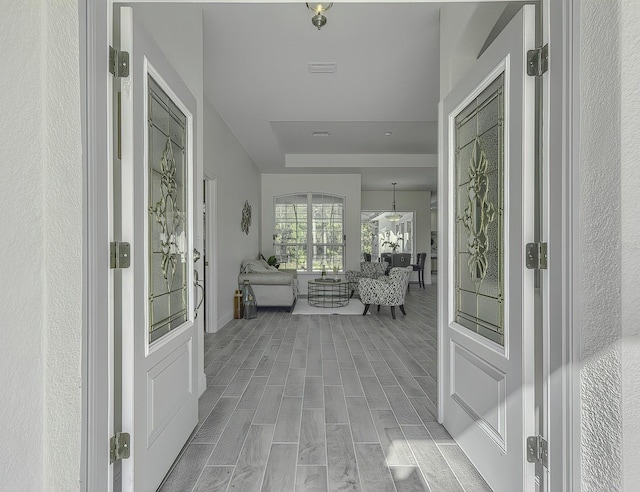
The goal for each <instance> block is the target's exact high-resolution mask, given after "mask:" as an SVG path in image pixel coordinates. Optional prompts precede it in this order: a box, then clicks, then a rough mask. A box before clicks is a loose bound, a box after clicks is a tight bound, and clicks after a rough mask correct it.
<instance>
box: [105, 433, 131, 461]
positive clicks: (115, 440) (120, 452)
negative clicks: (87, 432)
mask: <svg viewBox="0 0 640 492" xmlns="http://www.w3.org/2000/svg"><path fill="white" fill-rule="evenodd" d="M130 443H131V435H130V434H129V433H128V432H118V433H117V434H116V435H114V436H111V439H109V457H110V460H111V463H113V462H114V461H116V460H126V459H127V458H129V456H130V455H131V449H130V446H129V445H130Z"/></svg>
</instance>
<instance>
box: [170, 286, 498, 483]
mask: <svg viewBox="0 0 640 492" xmlns="http://www.w3.org/2000/svg"><path fill="white" fill-rule="evenodd" d="M436 292H437V290H436V285H435V284H434V285H427V286H426V289H420V288H418V286H417V285H412V288H411V290H410V292H409V293H408V294H407V298H406V310H407V316H402V315H399V316H398V319H397V320H393V319H392V318H391V316H390V312H389V308H384V307H383V308H381V311H380V312H379V313H376V311H375V309H373V313H372V314H369V315H367V316H366V317H363V316H330V315H319V316H293V315H291V314H289V313H285V312H283V311H281V310H261V311H259V314H258V318H257V319H254V320H234V321H232V322H230V323H228V324H227V325H226V326H225V327H224V328H222V329H221V330H220V331H219V332H218V333H216V334H206V335H205V363H206V367H205V372H206V374H207V383H208V388H207V391H206V392H205V393H204V394H203V395H202V397H201V398H200V401H199V418H200V420H199V423H198V427H197V428H196V429H195V431H194V433H193V434H192V436H191V438H190V441H189V444H188V445H187V446H185V448H184V449H183V452H182V455H181V457H180V458H179V459H178V460H177V462H176V464H175V465H174V468H173V470H172V471H171V472H170V474H169V475H168V476H167V477H166V479H165V481H164V483H163V485H162V487H161V488H160V490H162V491H185V490H197V491H225V490H238V491H242V492H249V491H260V490H263V491H274V492H286V491H294V490H295V491H311V490H313V491H324V490H362V491H370V492H381V491H398V492H402V491H411V492H413V491H415V492H418V491H422V490H424V491H427V490H428V491H432V492H440V491H443V492H444V491H467V492H470V491H474V492H476V491H489V490H490V489H489V487H488V486H487V484H486V483H485V482H484V480H483V479H482V478H481V477H480V476H479V474H478V472H477V471H476V470H475V468H474V467H473V465H472V464H471V463H470V462H469V461H468V459H467V458H466V456H465V455H464V454H463V453H462V451H461V450H460V448H459V447H458V445H457V444H456V443H455V441H453V439H451V437H450V436H449V435H448V433H447V432H446V431H445V430H444V428H443V427H442V426H441V425H440V424H438V423H437V422H436V417H435V415H436V398H437V384H436V378H437V362H436V360H437V351H436V349H437V347H436V336H437V327H436V313H437V301H436ZM351 302H356V303H359V300H358V299H356V298H354V299H352V300H351Z"/></svg>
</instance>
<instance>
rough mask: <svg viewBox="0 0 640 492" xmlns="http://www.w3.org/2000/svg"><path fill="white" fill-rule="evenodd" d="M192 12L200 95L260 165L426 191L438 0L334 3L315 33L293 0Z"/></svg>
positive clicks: (431, 157)
mask: <svg viewBox="0 0 640 492" xmlns="http://www.w3.org/2000/svg"><path fill="white" fill-rule="evenodd" d="M203 10H204V43H205V45H204V58H205V60H204V90H205V95H206V96H207V98H208V99H209V100H210V101H211V102H212V103H213V105H214V106H215V107H216V109H217V111H218V112H219V113H220V115H221V116H222V118H223V119H224V120H225V122H226V123H227V125H228V126H229V128H230V129H231V131H232V132H233V133H234V135H235V136H236V137H237V138H238V140H239V141H240V143H241V144H242V146H243V147H244V148H245V149H246V150H247V152H248V153H249V155H250V157H251V158H252V159H253V161H254V162H255V164H256V165H257V166H258V168H259V169H260V170H261V172H263V173H317V172H319V171H320V172H322V171H321V169H324V166H325V165H330V166H331V167H332V169H331V172H332V173H333V172H335V173H353V172H355V173H361V174H362V188H363V189H365V190H374V189H387V188H390V187H391V185H390V183H391V182H392V181H394V182H397V183H398V186H397V189H398V190H435V189H436V187H437V168H436V165H435V162H436V159H435V154H436V152H437V123H436V122H437V105H438V99H439V78H440V76H439V52H440V47H439V39H440V31H439V16H440V5H439V4H433V3H407V4H397V3H396V4H348V3H337V4H334V5H333V8H331V9H330V10H329V11H328V12H327V13H326V17H327V19H328V22H327V25H326V26H325V27H323V28H322V30H320V31H318V30H317V29H316V28H314V27H313V25H312V24H311V16H312V13H311V11H309V10H308V9H307V8H306V7H305V5H304V3H299V4H291V3H290V4H209V5H205V6H204V7H203ZM318 62H320V63H326V62H330V63H337V71H336V73H333V74H327V73H320V74H313V73H309V69H308V64H309V63H318ZM313 132H328V133H329V135H328V136H313V135H312V133H313ZM385 132H391V133H392V134H391V135H389V136H385V135H384V133H385ZM317 154H321V155H322V157H320V158H318V156H317ZM286 156H288V157H286ZM354 156H355V157H354ZM285 160H286V161H287V167H285ZM319 162H321V163H323V164H322V165H321V167H315V166H317V165H318V163H319ZM300 166H301V167H300ZM369 166H375V167H369Z"/></svg>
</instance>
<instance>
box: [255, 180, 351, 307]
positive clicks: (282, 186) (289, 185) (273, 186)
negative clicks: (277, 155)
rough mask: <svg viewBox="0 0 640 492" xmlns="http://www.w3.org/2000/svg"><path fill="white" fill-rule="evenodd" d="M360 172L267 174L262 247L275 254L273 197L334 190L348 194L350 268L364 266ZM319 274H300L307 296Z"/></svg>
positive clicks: (302, 290)
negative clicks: (310, 281)
mask: <svg viewBox="0 0 640 492" xmlns="http://www.w3.org/2000/svg"><path fill="white" fill-rule="evenodd" d="M360 189H361V180H360V175H359V174H263V175H262V231H261V236H260V237H261V248H262V252H263V254H264V255H265V256H266V257H268V256H269V255H271V254H273V231H274V217H273V197H275V196H278V195H285V194H288V193H295V192H298V191H299V192H318V193H331V194H334V195H340V196H344V197H346V219H345V229H344V230H345V234H346V235H347V246H346V249H347V254H346V257H345V265H346V269H347V270H359V269H360V210H361V208H360V201H361V191H360ZM314 277H317V274H312V273H309V274H302V275H301V274H298V279H299V281H300V293H301V294H303V295H306V293H307V280H308V279H312V278H314Z"/></svg>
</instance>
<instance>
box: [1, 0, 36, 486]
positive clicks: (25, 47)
mask: <svg viewBox="0 0 640 492" xmlns="http://www.w3.org/2000/svg"><path fill="white" fill-rule="evenodd" d="M2 10H3V12H2V16H0V40H1V44H2V47H3V49H2V50H0V61H1V64H2V66H3V67H4V68H3V73H5V74H6V73H12V74H13V76H11V77H7V76H3V77H2V78H0V107H1V108H2V112H3V113H4V114H6V115H13V117H12V118H6V117H3V118H2V119H0V148H2V149H3V153H4V154H5V159H6V160H5V162H4V165H3V173H7V175H6V176H5V179H2V180H0V206H1V207H2V210H3V215H2V217H3V218H2V224H3V229H4V230H5V231H10V233H5V234H2V235H0V251H2V252H3V256H4V257H5V258H4V260H3V261H2V262H0V277H1V278H3V279H5V281H3V282H2V284H1V285H2V287H0V288H1V289H2V290H1V292H2V303H0V306H1V307H0V310H1V314H0V319H2V322H1V323H2V331H3V333H4V337H3V338H4V341H3V343H2V344H0V387H1V388H2V395H3V397H2V398H0V415H2V421H1V423H0V425H1V426H2V427H1V433H2V435H3V436H4V437H3V441H4V442H11V443H13V444H12V449H11V452H9V453H5V458H4V459H3V460H0V476H1V477H3V482H4V483H3V487H7V490H11V489H14V490H17V489H18V488H25V489H31V490H40V489H42V484H43V475H42V470H43V455H42V451H41V450H42V447H43V442H44V436H43V434H44V428H43V423H44V415H43V402H44V360H43V359H44V350H45V347H46V346H45V345H44V343H43V335H44V323H45V320H44V317H45V314H44V309H43V307H44V302H45V287H44V282H45V274H44V269H45V262H44V237H43V232H42V231H43V229H44V220H45V219H44V217H43V214H44V210H43V202H44V174H43V154H44V149H43V148H42V145H41V143H42V140H43V129H42V124H43V120H44V108H43V95H42V89H43V83H44V80H43V79H44V67H42V66H41V59H40V57H41V50H42V49H43V46H44V44H45V41H46V40H44V39H43V34H42V32H41V27H40V25H41V22H42V15H43V12H42V11H41V8H40V5H38V4H37V3H27V4H25V3H24V2H22V1H20V0H9V2H8V4H7V3H5V4H4V5H3V9H2ZM24 67H30V70H24ZM5 70H6V71H5ZM34 143H35V145H34ZM26 224H29V227H26V226H25V225H26ZM8 279H11V283H9V282H8V281H7V280H8ZM5 480H7V481H5Z"/></svg>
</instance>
